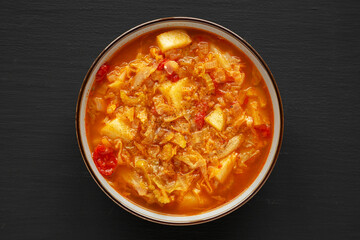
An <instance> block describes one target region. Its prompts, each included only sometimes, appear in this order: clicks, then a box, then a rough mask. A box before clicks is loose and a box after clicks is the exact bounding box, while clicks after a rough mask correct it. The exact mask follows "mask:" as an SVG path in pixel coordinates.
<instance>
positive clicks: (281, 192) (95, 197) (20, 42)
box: [0, 0, 360, 239]
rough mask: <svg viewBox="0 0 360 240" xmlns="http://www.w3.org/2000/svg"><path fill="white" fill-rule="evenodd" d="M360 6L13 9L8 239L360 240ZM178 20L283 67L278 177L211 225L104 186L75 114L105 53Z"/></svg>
mask: <svg viewBox="0 0 360 240" xmlns="http://www.w3.org/2000/svg"><path fill="white" fill-rule="evenodd" d="M359 15H360V4H359V2H358V1H336V2H334V1H333V2H331V1H327V0H324V1H310V0H305V1H286V0H283V1H276V2H271V1H262V2H260V1H254V0H249V1H229V0H225V1H221V2H216V1H213V0H208V1H195V0H191V1H188V0H183V1H176V2H170V1H169V0H164V1H158V2H151V1H149V0H142V1H102V2H95V1H92V2H88V1H82V0H73V1H58V2H50V1H22V2H20V1H1V6H0V33H1V39H0V47H1V53H0V59H1V60H0V61H1V62H0V69H1V75H0V79H1V82H0V112H1V118H0V134H1V138H0V146H1V149H0V150H1V151H0V158H1V161H0V194H1V195H0V196H1V198H0V238H1V239H50V238H51V239H74V238H85V237H86V238H87V239H106V238H110V237H111V238H113V239H265V238H268V239H359V238H360V230H359V229H360V224H359V217H360V211H359V210H360V207H359V203H360V198H359V196H360V181H359V180H360V179H359V176H360V164H359V161H360V151H359V149H360V148H359V143H360V141H359V137H360V136H359V133H360V127H359V125H360V114H359V110H360V97H359V96H360V94H359V91H360V78H359V73H360V71H359V69H360V68H359V67H360V57H359V54H360V47H359V28H360V17H359ZM167 16H192V17H199V18H204V19H207V20H210V21H214V22H216V23H219V24H221V25H223V26H225V27H228V28H230V29H231V30H233V31H234V32H236V33H238V34H239V35H240V36H242V37H243V38H244V39H246V40H247V41H248V42H249V43H250V44H251V45H252V46H253V47H254V48H255V49H256V50H257V51H258V52H259V53H260V54H261V56H262V57H263V58H264V60H265V61H266V62H267V64H268V65H269V67H270V69H271V71H272V72H273V74H274V76H275V79H276V81H277V83H278V86H279V89H280V93H281V96H282V99H283V104H284V112H285V133H284V141H283V146H282V150H281V154H280V156H279V158H278V162H277V164H276V166H275V169H274V171H273V173H272V175H271V176H270V178H269V180H268V181H267V183H266V184H265V185H264V187H263V188H262V189H261V191H260V192H259V193H258V194H257V195H256V196H255V197H254V198H253V199H252V200H251V201H250V202H249V203H247V204H246V205H245V206H243V207H242V208H240V209H239V210H237V211H235V212H234V213H232V214H230V215H228V216H226V217H224V218H222V219H220V220H217V221H214V222H211V223H207V224H202V225H198V226H190V227H169V226H162V225H158V224H154V223H150V222H147V221H144V220H141V219H139V218H137V217H135V216H133V215H131V214H129V213H127V212H126V211H124V210H123V209H121V208H120V207H118V206H117V205H116V204H115V203H113V202H112V201H111V200H110V199H109V198H107V197H106V195H105V194H104V193H103V192H102V191H101V190H100V189H99V188H98V186H97V185H96V184H95V182H94V181H93V180H92V178H91V176H90V174H89V173H88V171H87V169H86V167H85V165H84V163H83V160H82V158H81V155H80V152H79V149H78V146H77V142H76V135H75V122H74V121H75V106H76V100H77V95H78V91H79V89H80V86H81V83H82V80H83V78H84V76H85V74H86V72H87V70H88V68H89V67H90V65H91V63H92V62H93V60H94V59H95V58H96V56H97V55H98V54H99V53H100V52H101V51H102V49H103V48H104V47H105V46H106V45H107V44H108V43H110V42H111V41H112V40H113V39H115V38H116V37H117V36H118V35H120V34H121V33H123V32H124V31H126V30H128V29H129V28H132V27H134V26H136V25H138V24H140V23H143V22H145V21H148V20H152V19H156V18H160V17H167Z"/></svg>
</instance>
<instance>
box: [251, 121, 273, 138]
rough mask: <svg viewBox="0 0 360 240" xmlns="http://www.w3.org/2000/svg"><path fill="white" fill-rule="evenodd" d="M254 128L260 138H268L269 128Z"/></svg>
mask: <svg viewBox="0 0 360 240" xmlns="http://www.w3.org/2000/svg"><path fill="white" fill-rule="evenodd" d="M254 128H255V129H256V130H257V131H258V132H259V133H260V135H261V136H262V137H269V136H270V133H271V131H270V126H269V125H266V124H261V125H259V126H254Z"/></svg>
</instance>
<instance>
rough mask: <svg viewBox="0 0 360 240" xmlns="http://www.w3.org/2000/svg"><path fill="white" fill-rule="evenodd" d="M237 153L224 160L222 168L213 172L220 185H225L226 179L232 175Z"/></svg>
mask: <svg viewBox="0 0 360 240" xmlns="http://www.w3.org/2000/svg"><path fill="white" fill-rule="evenodd" d="M236 155H237V153H232V154H231V155H229V156H227V157H226V158H224V159H223V160H221V162H220V163H221V167H220V168H215V169H214V170H213V172H212V176H214V177H215V178H216V179H217V180H218V181H219V182H220V183H224V182H225V180H226V178H227V177H228V176H229V174H230V173H231V170H232V169H233V167H234V165H235V160H236Z"/></svg>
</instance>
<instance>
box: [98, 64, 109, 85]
mask: <svg viewBox="0 0 360 240" xmlns="http://www.w3.org/2000/svg"><path fill="white" fill-rule="evenodd" d="M109 71H110V65H109V64H107V63H104V64H103V65H101V67H100V68H99V70H98V71H97V73H96V77H95V80H96V81H97V82H101V81H103V80H104V79H105V76H106V75H107V74H108V72H109Z"/></svg>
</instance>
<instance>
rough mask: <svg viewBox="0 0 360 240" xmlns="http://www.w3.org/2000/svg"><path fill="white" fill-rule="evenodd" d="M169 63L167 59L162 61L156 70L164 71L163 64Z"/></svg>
mask: <svg viewBox="0 0 360 240" xmlns="http://www.w3.org/2000/svg"><path fill="white" fill-rule="evenodd" d="M167 61H169V59H167V58H165V59H164V60H162V61H161V62H160V63H159V66H158V68H157V69H158V70H164V65H165V63H166V62H167Z"/></svg>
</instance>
